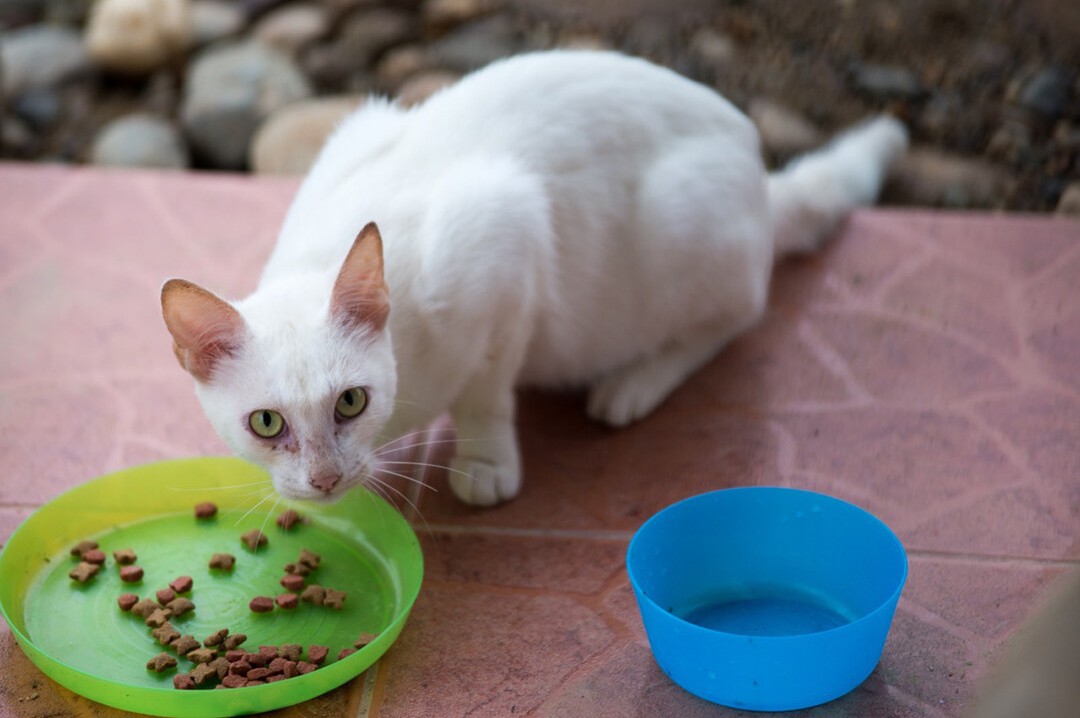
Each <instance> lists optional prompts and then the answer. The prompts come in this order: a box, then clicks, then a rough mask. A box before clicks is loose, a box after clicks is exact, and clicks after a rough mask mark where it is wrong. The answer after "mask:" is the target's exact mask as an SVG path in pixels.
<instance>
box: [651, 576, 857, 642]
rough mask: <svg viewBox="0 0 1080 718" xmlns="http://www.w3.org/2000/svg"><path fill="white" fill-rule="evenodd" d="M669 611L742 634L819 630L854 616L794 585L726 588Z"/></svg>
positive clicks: (846, 620)
mask: <svg viewBox="0 0 1080 718" xmlns="http://www.w3.org/2000/svg"><path fill="white" fill-rule="evenodd" d="M672 613H674V614H675V615H677V616H679V617H680V618H682V619H683V620H685V621H688V622H689V623H693V624H695V625H698V626H701V627H703V628H708V629H710V630H713V631H721V632H724V633H732V634H737V635H742V636H798V635H804V634H807V633H818V632H820V631H827V630H829V629H831V628H837V627H838V626H843V625H846V624H848V623H851V621H853V620H855V618H856V616H854V615H853V613H852V612H851V611H850V610H848V609H847V608H846V607H845V606H843V605H841V604H840V603H839V602H837V601H835V600H833V599H831V598H829V597H828V596H823V595H821V594H819V593H817V592H815V591H812V590H809V589H803V588H799V587H795V586H739V587H734V588H727V589H725V590H722V591H718V592H712V593H710V595H709V596H708V597H707V598H704V599H700V600H697V601H694V602H693V603H692V604H687V605H684V606H681V607H679V608H677V609H673V610H672Z"/></svg>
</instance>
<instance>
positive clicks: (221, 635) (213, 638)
mask: <svg viewBox="0 0 1080 718" xmlns="http://www.w3.org/2000/svg"><path fill="white" fill-rule="evenodd" d="M228 635H229V629H228V628H219V629H218V630H216V631H214V632H213V633H211V634H210V635H209V636H207V637H206V638H205V639H204V640H203V645H204V646H206V647H207V648H212V647H214V646H218V645H221V643H222V642H223V641H224V640H225V637H226V636H228Z"/></svg>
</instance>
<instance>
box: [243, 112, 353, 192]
mask: <svg viewBox="0 0 1080 718" xmlns="http://www.w3.org/2000/svg"><path fill="white" fill-rule="evenodd" d="M362 99H363V98H361V97H359V96H351V95H339V96H331V97H320V98H317V99H310V100H304V101H302V102H297V103H295V104H292V105H288V106H285V107H282V108H280V109H278V110H277V111H276V112H274V113H273V114H272V115H270V117H268V118H267V119H266V121H265V122H264V123H263V124H262V125H261V126H260V127H259V129H258V131H257V132H256V133H255V137H254V139H253V140H252V142H251V156H250V162H249V164H250V167H251V170H252V171H253V172H254V173H255V174H283V175H303V174H306V173H307V171H308V170H309V169H310V168H311V165H312V164H313V163H314V162H315V158H316V157H317V156H318V154H319V150H321V149H322V146H323V144H324V143H325V142H326V138H327V137H329V136H330V133H331V132H332V131H333V130H334V128H335V127H337V125H338V123H340V122H341V120H342V119H343V118H344V117H345V116H346V115H347V114H348V113H350V112H351V111H353V110H354V109H356V108H357V107H358V106H359V105H360V103H361V102H362Z"/></svg>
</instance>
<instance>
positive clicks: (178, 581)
mask: <svg viewBox="0 0 1080 718" xmlns="http://www.w3.org/2000/svg"><path fill="white" fill-rule="evenodd" d="M192 583H193V582H192V580H191V576H177V577H176V578H174V579H173V580H172V581H170V582H169V588H171V589H172V590H174V591H176V592H177V593H187V592H188V591H190V590H191V584H192Z"/></svg>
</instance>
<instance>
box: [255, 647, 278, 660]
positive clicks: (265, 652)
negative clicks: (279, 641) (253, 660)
mask: <svg viewBox="0 0 1080 718" xmlns="http://www.w3.org/2000/svg"><path fill="white" fill-rule="evenodd" d="M259 655H260V656H262V657H263V658H265V659H267V660H270V659H273V658H277V657H278V647H277V646H259Z"/></svg>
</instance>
